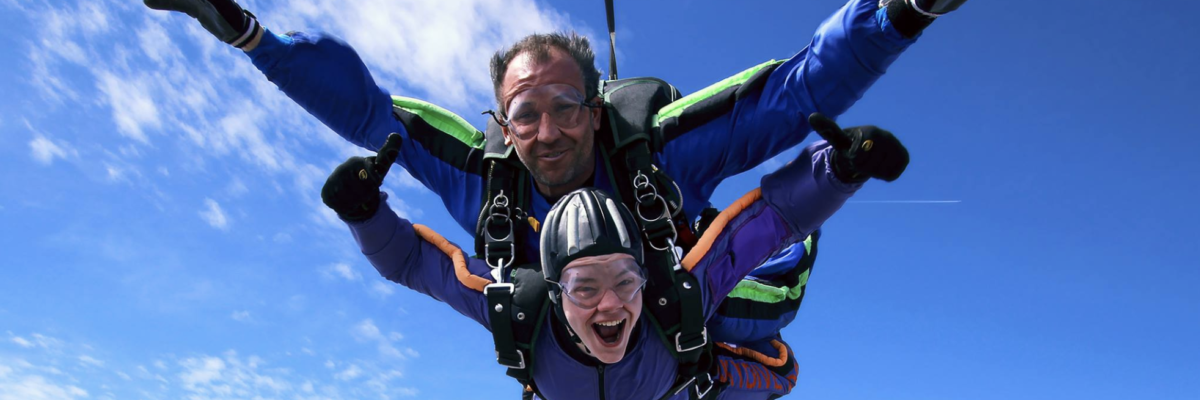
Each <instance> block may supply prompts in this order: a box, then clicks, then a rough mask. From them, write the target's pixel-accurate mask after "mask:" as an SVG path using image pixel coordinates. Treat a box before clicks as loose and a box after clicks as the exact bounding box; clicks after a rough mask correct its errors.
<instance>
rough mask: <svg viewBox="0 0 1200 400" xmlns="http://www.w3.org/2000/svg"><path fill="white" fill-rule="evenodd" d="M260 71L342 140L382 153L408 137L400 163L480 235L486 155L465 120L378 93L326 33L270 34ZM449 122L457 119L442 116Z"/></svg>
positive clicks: (362, 68)
mask: <svg viewBox="0 0 1200 400" xmlns="http://www.w3.org/2000/svg"><path fill="white" fill-rule="evenodd" d="M247 55H249V56H250V59H251V60H252V61H253V62H254V65H255V67H257V68H258V69H259V70H260V71H262V72H263V74H264V75H266V77H267V79H269V80H270V81H271V82H272V83H275V85H276V86H278V87H279V89H280V90H281V91H283V92H284V93H285V94H286V95H287V96H288V97H289V98H291V99H292V100H293V101H295V102H296V104H298V105H300V106H301V107H303V108H304V110H305V111H308V112H309V114H312V115H313V116H314V117H316V118H317V119H318V120H320V121H321V122H322V123H324V124H325V125H326V126H328V127H329V128H330V129H332V130H333V131H334V132H336V133H337V134H338V135H340V136H341V137H342V138H344V139H346V140H348V141H350V142H351V143H354V144H356V145H359V146H361V147H363V148H366V149H368V150H378V149H379V147H380V146H382V145H383V142H384V140H386V138H387V136H388V135H389V134H391V133H397V134H399V135H400V136H401V137H403V138H404V146H402V147H401V148H400V155H399V157H397V159H396V161H397V162H398V163H399V164H400V165H401V166H402V167H404V169H405V170H407V171H408V172H409V173H410V174H412V176H413V177H414V178H416V179H417V180H418V181H420V182H421V183H422V184H424V185H425V187H427V188H429V189H430V190H432V191H433V192H434V193H437V195H438V196H439V197H441V198H442V203H443V204H444V205H445V206H446V209H447V210H448V211H450V214H451V215H452V216H453V217H454V218H455V221H457V222H458V223H459V225H460V226H462V227H463V229H465V230H467V231H468V232H474V230H475V223H476V219H477V218H478V216H479V214H478V212H479V206H480V205H479V200H480V198H481V196H482V193H481V190H482V189H483V178H482V173H483V171H482V167H481V165H482V152H481V151H478V150H476V149H475V148H474V147H473V146H472V143H468V142H467V140H470V138H468V136H477V137H478V138H482V133H479V132H478V131H477V130H475V129H474V128H473V127H471V126H470V125H469V124H467V123H466V122H462V121H461V119H458V123H450V124H445V123H442V124H439V123H431V122H430V121H431V120H430V119H427V118H426V117H428V116H429V115H428V114H425V115H422V114H420V113H421V112H425V111H427V110H415V109H413V108H412V107H408V108H406V106H412V105H413V104H414V103H419V102H414V101H411V100H409V101H407V102H401V104H399V105H401V106H402V107H401V109H400V111H399V115H397V114H396V113H394V112H393V111H394V108H393V104H394V102H393V99H392V96H391V95H390V94H389V93H388V92H387V90H385V89H383V88H381V87H379V85H377V84H376V83H375V79H374V78H373V77H372V76H371V72H370V71H369V70H367V67H366V65H365V64H363V62H362V59H361V58H359V56H358V54H357V52H355V51H354V49H353V48H351V47H350V46H349V45H347V44H346V43H345V42H342V41H340V40H337V39H335V38H331V37H327V36H324V35H309V34H305V33H290V34H288V35H283V36H280V35H275V34H273V33H272V32H271V31H270V30H266V31H265V33H264V34H263V38H262V40H261V41H260V42H259V43H258V45H257V46H256V47H255V48H254V49H253V50H252V51H250V52H248V53H247ZM438 110H439V111H440V114H443V115H442V116H444V117H445V118H440V119H441V120H454V119H457V117H453V116H452V114H449V112H446V111H444V110H440V109H438Z"/></svg>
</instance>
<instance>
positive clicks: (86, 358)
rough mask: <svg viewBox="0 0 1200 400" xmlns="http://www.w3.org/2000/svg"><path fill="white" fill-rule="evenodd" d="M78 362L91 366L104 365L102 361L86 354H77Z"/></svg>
mask: <svg viewBox="0 0 1200 400" xmlns="http://www.w3.org/2000/svg"><path fill="white" fill-rule="evenodd" d="M79 362H80V363H82V364H85V365H90V366H93V367H103V366H104V361H100V360H97V359H95V358H92V357H91V356H88V355H86V354H85V355H81V356H79Z"/></svg>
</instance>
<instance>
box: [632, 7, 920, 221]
mask: <svg viewBox="0 0 1200 400" xmlns="http://www.w3.org/2000/svg"><path fill="white" fill-rule="evenodd" d="M915 41H916V38H915V37H914V38H906V37H904V36H903V35H901V34H900V33H899V32H897V31H896V30H895V28H894V27H893V26H892V25H891V23H890V22H889V21H888V17H887V12H886V9H884V8H879V2H878V1H877V0H850V1H849V2H847V3H846V4H845V5H844V6H843V7H842V8H841V9H839V10H837V12H835V13H834V14H833V15H832V16H830V17H829V18H828V19H826V20H825V21H824V22H823V23H822V24H821V25H820V26H819V27H818V28H817V31H816V33H815V34H814V35H813V38H812V41H811V42H810V43H809V44H808V45H807V46H806V47H804V49H802V50H800V52H799V53H797V54H795V55H794V56H792V57H791V58H790V59H788V60H785V61H782V62H774V63H766V64H763V65H760V66H758V67H755V68H752V69H750V70H748V71H747V72H745V73H743V74H741V75H740V76H734V77H731V78H729V79H726V80H724V81H722V82H719V83H717V84H715V85H713V86H711V87H709V88H708V89H704V90H701V91H700V92H697V93H696V94H693V95H690V96H688V97H685V98H684V99H681V100H679V101H677V102H675V103H672V104H671V105H668V106H667V107H665V108H664V109H663V111H660V114H659V119H660V123H662V124H663V125H662V126H663V136H664V138H663V140H664V141H665V144H664V145H663V151H662V153H660V155H659V157H658V160H656V161H658V162H659V166H660V167H661V168H663V169H664V170H665V171H666V172H667V174H668V175H669V176H671V177H672V178H674V179H676V181H677V182H678V184H679V186H680V189H681V190H683V191H685V192H688V193H685V196H687V197H688V198H693V199H702V200H701V201H702V202H703V203H705V204H697V205H691V206H688V208H689V209H693V210H699V209H702V208H704V207H707V206H708V201H707V199H709V198H710V197H711V196H712V193H713V190H715V189H716V187H717V185H718V184H720V183H721V181H723V180H724V179H725V178H728V177H730V176H733V175H736V174H739V173H742V172H745V171H747V170H749V169H751V168H754V167H755V166H758V165H759V164H761V163H762V162H764V161H766V160H768V159H770V158H771V157H774V156H776V155H779V154H780V153H781V152H783V151H784V150H786V149H789V148H792V147H794V146H796V145H798V144H800V143H801V142H803V141H804V139H805V138H806V137H807V136H808V134H809V133H810V132H812V128H811V127H810V126H808V119H807V118H808V115H809V114H811V113H814V112H820V113H822V114H825V115H826V116H829V117H830V118H835V119H836V118H837V116H839V115H841V114H842V113H844V112H845V111H846V110H848V109H849V108H850V107H851V106H852V105H854V103H855V102H857V101H858V100H859V99H860V98H862V96H863V94H864V93H865V92H866V91H867V89H869V88H870V87H871V85H873V84H874V83H875V81H877V80H878V79H879V78H880V77H881V76H883V74H884V73H885V72H886V71H887V68H888V67H889V66H890V65H891V64H892V63H893V62H894V61H895V60H896V59H897V58H898V57H899V56H900V54H901V53H903V52H904V51H905V50H906V49H907V48H908V47H909V45H911V44H912V43H914V42H915ZM772 68H773V69H772ZM755 71H757V72H755ZM767 71H769V74H767ZM730 103H732V106H728V105H726V104H730ZM671 118H675V119H676V121H677V122H678V123H677V124H670V123H664V120H666V119H671Z"/></svg>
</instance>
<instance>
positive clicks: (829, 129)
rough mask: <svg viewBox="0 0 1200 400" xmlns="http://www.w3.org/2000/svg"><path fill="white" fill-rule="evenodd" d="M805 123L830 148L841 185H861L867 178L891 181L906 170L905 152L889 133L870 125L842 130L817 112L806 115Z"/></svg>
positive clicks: (906, 151) (832, 161)
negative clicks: (831, 148)
mask: <svg viewBox="0 0 1200 400" xmlns="http://www.w3.org/2000/svg"><path fill="white" fill-rule="evenodd" d="M808 124H809V125H810V126H812V128H813V130H814V131H816V132H817V134H819V135H821V137H822V138H824V139H825V140H826V141H828V142H829V144H830V146H833V149H834V152H833V156H832V159H831V160H830V164H831V165H832V166H833V174H834V175H835V176H837V178H838V179H840V180H841V181H842V182H847V183H861V182H865V181H866V180H867V179H868V178H876V179H882V180H884V181H888V182H891V181H894V180H896V179H897V178H899V177H900V174H903V173H904V169H905V168H907V167H908V149H906V148H904V145H903V144H900V139H896V136H895V135H892V133H891V132H888V131H885V130H883V129H879V127H876V126H871V125H867V126H856V127H852V128H846V129H844V130H843V129H842V128H840V127H838V125H837V123H836V122H833V120H831V119H829V118H828V117H826V116H824V115H821V114H820V113H813V114H812V115H809V116H808Z"/></svg>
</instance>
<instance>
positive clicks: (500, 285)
mask: <svg viewBox="0 0 1200 400" xmlns="http://www.w3.org/2000/svg"><path fill="white" fill-rule="evenodd" d="M498 288H504V289H507V290H508V293H512V292H513V291H515V290H516V288H517V286H516V285H513V284H512V283H489V284H488V285H487V286H484V287H483V295H484V296H487V295H488V291H490V290H492V289H498ZM705 329H708V328H705Z"/></svg>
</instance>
